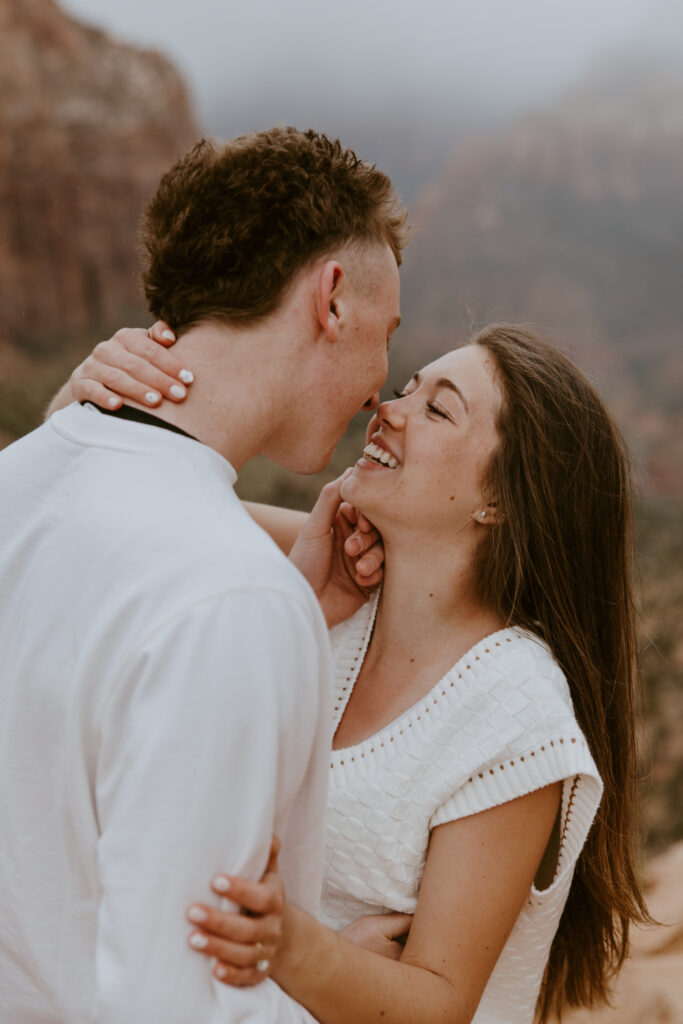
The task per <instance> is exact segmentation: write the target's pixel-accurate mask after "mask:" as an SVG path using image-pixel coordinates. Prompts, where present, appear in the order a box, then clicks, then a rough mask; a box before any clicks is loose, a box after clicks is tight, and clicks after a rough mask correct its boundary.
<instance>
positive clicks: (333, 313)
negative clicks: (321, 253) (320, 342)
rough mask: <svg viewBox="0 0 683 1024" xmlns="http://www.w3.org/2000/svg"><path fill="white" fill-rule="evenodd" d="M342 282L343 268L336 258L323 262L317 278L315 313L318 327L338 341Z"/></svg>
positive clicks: (332, 339)
mask: <svg viewBox="0 0 683 1024" xmlns="http://www.w3.org/2000/svg"><path fill="white" fill-rule="evenodd" d="M343 283H344V270H343V268H342V265H341V263H338V262H337V260H328V261H327V262H326V263H324V264H323V266H322V268H321V270H320V276H319V278H318V295H317V309H316V314H317V318H318V322H319V324H320V327H321V328H322V330H323V331H324V332H325V334H326V335H327V337H328V338H329V340H330V341H339V338H340V335H341V313H340V309H339V295H340V292H341V290H342V287H343Z"/></svg>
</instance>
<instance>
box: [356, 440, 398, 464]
mask: <svg viewBox="0 0 683 1024" xmlns="http://www.w3.org/2000/svg"><path fill="white" fill-rule="evenodd" d="M363 455H364V456H365V458H366V459H368V460H369V461H370V462H375V463H377V465H379V466H385V467H386V468H387V469H396V467H397V466H398V464H399V463H398V459H395V458H394V456H393V455H391V454H390V452H388V451H387V450H386V448H380V446H379V445H378V444H375V443H374V442H373V441H371V442H370V444H367V445H366V446H365V448H364V449H363Z"/></svg>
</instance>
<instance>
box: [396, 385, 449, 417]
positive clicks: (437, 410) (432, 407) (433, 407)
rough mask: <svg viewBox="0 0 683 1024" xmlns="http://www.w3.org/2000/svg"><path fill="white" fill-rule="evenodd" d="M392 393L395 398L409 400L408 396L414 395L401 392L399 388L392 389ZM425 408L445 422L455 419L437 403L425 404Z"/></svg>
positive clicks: (428, 402) (409, 392)
mask: <svg viewBox="0 0 683 1024" xmlns="http://www.w3.org/2000/svg"><path fill="white" fill-rule="evenodd" d="M392 392H393V394H394V397H395V398H407V397H408V395H412V394H413V392H412V391H399V390H398V388H392ZM425 408H426V409H428V410H429V412H431V413H434V415H435V416H440V417H441V418H442V419H444V420H452V419H453V416H452V415H451V413H449V412H448V411H447V410H446V409H444V408H442V407H441V406H440V405H437V403H436V402H430V401H427V402H425Z"/></svg>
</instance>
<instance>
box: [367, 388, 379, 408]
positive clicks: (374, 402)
mask: <svg viewBox="0 0 683 1024" xmlns="http://www.w3.org/2000/svg"><path fill="white" fill-rule="evenodd" d="M378 405H379V391H375V393H374V395H370V397H369V398H368V400H367V402H366V403H365V405H364V406H363V408H364V409H365V411H366V412H374V411H375V409H376V408H377V406H378Z"/></svg>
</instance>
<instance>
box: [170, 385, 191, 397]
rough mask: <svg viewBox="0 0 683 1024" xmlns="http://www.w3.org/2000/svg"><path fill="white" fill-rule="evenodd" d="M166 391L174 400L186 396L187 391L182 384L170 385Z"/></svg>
mask: <svg viewBox="0 0 683 1024" xmlns="http://www.w3.org/2000/svg"><path fill="white" fill-rule="evenodd" d="M168 390H169V391H170V393H171V394H172V395H173V397H174V398H184V397H185V395H186V394H187V391H186V390H185V388H184V387H183V385H182V384H171V386H170V388H169V389H168Z"/></svg>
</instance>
